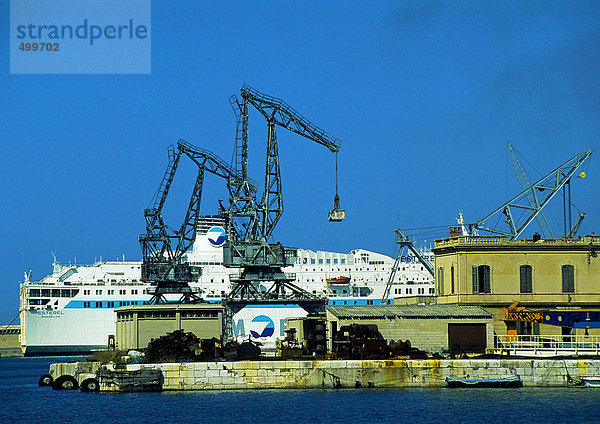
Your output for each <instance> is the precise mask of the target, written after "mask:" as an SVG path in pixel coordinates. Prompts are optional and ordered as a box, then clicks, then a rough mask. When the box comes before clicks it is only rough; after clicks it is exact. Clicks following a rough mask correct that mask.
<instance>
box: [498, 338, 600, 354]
mask: <svg viewBox="0 0 600 424" xmlns="http://www.w3.org/2000/svg"><path fill="white" fill-rule="evenodd" d="M495 348H496V350H498V351H499V353H501V354H513V355H534V356H561V355H600V336H571V335H565V336H543V335H516V336H515V335H496V336H495Z"/></svg>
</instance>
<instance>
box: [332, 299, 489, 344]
mask: <svg viewBox="0 0 600 424" xmlns="http://www.w3.org/2000/svg"><path fill="white" fill-rule="evenodd" d="M326 313H327V326H328V342H327V343H328V350H329V351H331V350H332V340H333V338H334V337H335V334H336V332H337V331H339V329H340V328H341V327H342V326H344V325H351V324H376V325H377V328H378V330H379V332H380V333H381V335H382V336H383V338H384V339H386V340H387V341H388V342H390V341H391V340H394V341H400V340H402V341H406V340H410V342H411V345H412V346H414V347H416V348H419V349H421V350H424V351H426V352H427V353H429V354H433V353H436V352H438V353H447V352H450V350H451V348H453V349H454V350H456V351H468V352H478V353H483V352H485V351H486V350H487V349H491V348H493V346H494V332H493V329H492V315H491V314H490V313H489V312H487V311H486V310H484V309H483V308H481V307H479V306H458V305H369V306H361V305H356V306H355V305H348V306H346V305H329V306H327V307H326Z"/></svg>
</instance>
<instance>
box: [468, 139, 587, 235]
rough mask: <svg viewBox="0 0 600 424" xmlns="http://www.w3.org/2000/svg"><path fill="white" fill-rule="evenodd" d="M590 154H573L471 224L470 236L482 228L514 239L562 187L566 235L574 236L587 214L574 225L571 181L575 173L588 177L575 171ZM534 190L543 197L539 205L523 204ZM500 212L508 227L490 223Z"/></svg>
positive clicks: (579, 217) (583, 214)
mask: <svg viewBox="0 0 600 424" xmlns="http://www.w3.org/2000/svg"><path fill="white" fill-rule="evenodd" d="M591 154H592V151H591V150H587V151H585V152H583V153H579V154H577V155H575V156H573V157H572V158H571V159H569V160H568V161H566V162H565V163H563V164H562V165H560V166H558V167H557V168H556V169H554V170H553V171H552V172H550V173H548V174H547V175H545V176H544V177H542V178H541V179H539V180H538V181H536V182H535V183H533V184H531V185H529V186H528V187H527V188H525V189H524V190H523V191H521V192H520V193H519V194H518V195H516V196H515V197H513V198H512V199H510V200H509V201H507V202H506V203H504V204H503V205H501V206H499V207H498V208H496V209H495V210H494V211H493V212H491V213H489V214H488V215H486V216H485V217H484V218H482V219H480V220H479V221H476V222H474V223H472V224H469V235H477V234H478V232H479V231H485V232H489V233H492V234H498V235H502V236H506V237H508V239H509V240H515V239H516V238H518V237H520V236H521V234H522V233H523V231H524V230H525V228H527V226H528V225H529V224H530V223H531V222H532V221H533V220H534V219H535V218H536V217H537V216H538V215H539V214H540V213H541V211H542V209H543V208H544V207H545V206H546V205H547V204H548V202H550V200H552V198H553V197H554V196H555V195H556V194H557V193H558V192H559V191H560V189H561V188H562V189H563V209H564V211H563V212H564V224H565V225H564V226H565V231H564V236H565V237H574V235H575V232H576V231H577V229H578V228H579V226H580V225H581V220H583V218H584V217H585V213H580V214H579V215H578V218H577V221H576V222H575V225H573V226H571V199H570V181H571V178H572V177H573V176H575V175H576V176H578V177H580V178H584V177H585V172H580V173H579V174H576V172H577V170H578V169H579V168H580V167H581V166H582V164H583V163H584V162H585V161H586V159H588V158H589V157H590V156H591ZM534 191H537V192H538V194H539V195H540V198H538V199H539V200H541V201H539V204H535V203H534V204H533V205H530V204H524V202H526V201H527V199H528V197H529V196H531V193H532V192H534ZM567 205H568V208H567ZM518 211H521V212H522V213H521V216H517V215H518ZM500 214H503V215H504V223H505V224H506V226H507V227H508V228H506V227H501V226H500V225H499V224H495V225H492V224H489V223H490V222H491V221H492V219H494V218H495V219H496V221H500V220H499V219H498V216H499V215H500Z"/></svg>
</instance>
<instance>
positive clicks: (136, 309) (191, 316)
mask: <svg viewBox="0 0 600 424" xmlns="http://www.w3.org/2000/svg"><path fill="white" fill-rule="evenodd" d="M115 311H116V313H117V334H116V347H117V349H121V350H128V349H144V348H146V347H147V346H148V343H149V342H150V340H152V339H154V338H158V337H161V336H164V335H165V334H167V333H170V332H173V331H175V330H184V331H186V332H192V333H194V334H195V335H196V336H197V337H198V338H200V339H210V338H213V337H217V338H220V337H221V334H222V322H223V307H222V306H221V305H214V304H210V303H200V304H159V305H136V306H121V307H119V308H116V309H115Z"/></svg>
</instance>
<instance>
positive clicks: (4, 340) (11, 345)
mask: <svg viewBox="0 0 600 424" xmlns="http://www.w3.org/2000/svg"><path fill="white" fill-rule="evenodd" d="M20 336H21V326H20V325H4V326H2V327H0V356H23V353H22V352H21V341H20Z"/></svg>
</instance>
